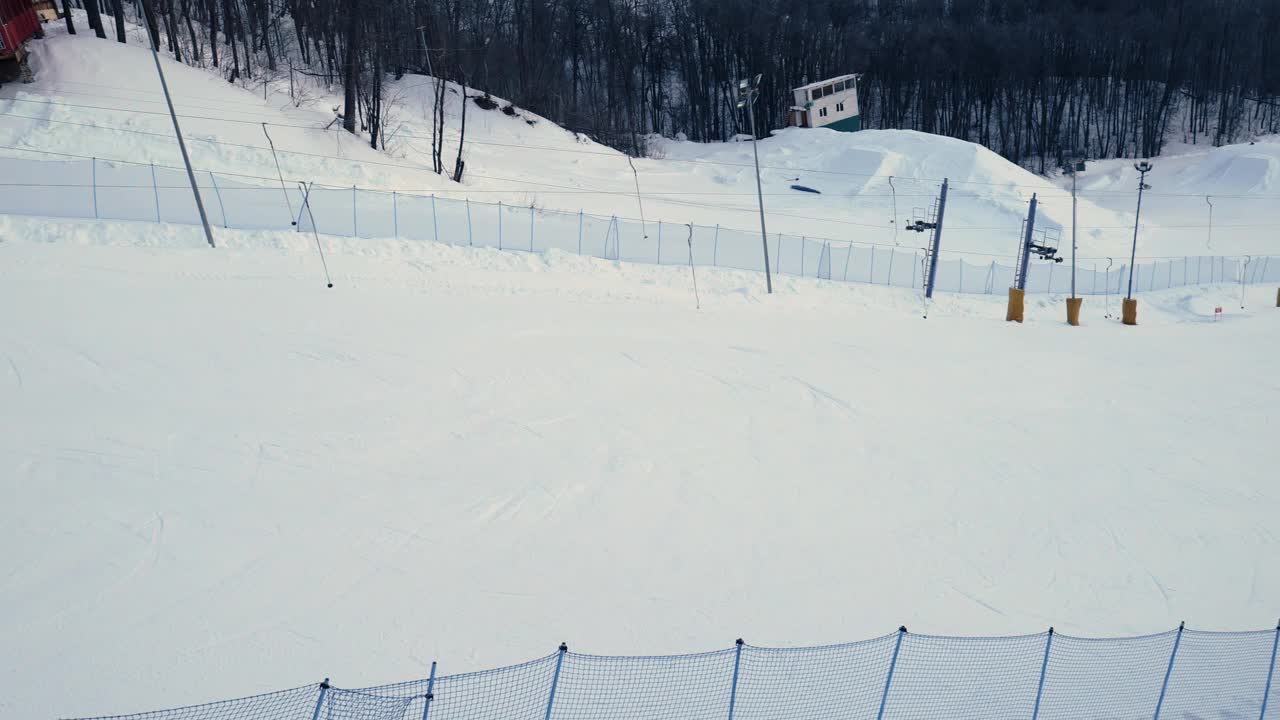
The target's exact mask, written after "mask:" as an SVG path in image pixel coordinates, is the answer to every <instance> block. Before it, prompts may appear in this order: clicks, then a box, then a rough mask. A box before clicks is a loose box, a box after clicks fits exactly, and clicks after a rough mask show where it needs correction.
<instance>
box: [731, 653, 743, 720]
mask: <svg viewBox="0 0 1280 720" xmlns="http://www.w3.org/2000/svg"><path fill="white" fill-rule="evenodd" d="M743 644H744V643H743V642H742V638H738V639H737V640H735V641H734V643H733V645H734V652H733V683H732V684H731V685H729V720H733V710H734V706H735V705H736V704H737V702H738V672H739V670H741V669H742V646H743Z"/></svg>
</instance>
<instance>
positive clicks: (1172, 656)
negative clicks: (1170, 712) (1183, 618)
mask: <svg viewBox="0 0 1280 720" xmlns="http://www.w3.org/2000/svg"><path fill="white" fill-rule="evenodd" d="M1184 627H1186V623H1185V622H1180V623H1178V634H1177V635H1176V636H1175V637H1174V639H1173V652H1171V653H1169V667H1167V668H1165V671H1164V682H1162V683H1160V699H1159V700H1156V714H1155V715H1154V716H1153V717H1152V720H1160V709H1161V708H1162V707H1164V696H1165V693H1167V692H1168V691H1169V676H1170V675H1173V661H1174V660H1177V659H1178V646H1179V645H1181V644H1182V630H1183V628H1184Z"/></svg>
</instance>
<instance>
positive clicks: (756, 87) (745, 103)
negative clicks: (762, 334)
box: [738, 74, 773, 295]
mask: <svg viewBox="0 0 1280 720" xmlns="http://www.w3.org/2000/svg"><path fill="white" fill-rule="evenodd" d="M761 77H763V75H760V74H757V75H756V76H755V78H754V79H747V80H741V81H739V82H738V108H739V109H743V108H745V109H746V111H747V116H748V117H750V118H751V154H752V156H754V157H755V165H756V201H757V202H758V203H759V207H760V242H761V244H762V245H763V246H764V282H765V287H767V288H768V290H769V294H770V295H772V294H773V276H772V274H771V273H770V272H769V232H768V231H767V230H765V227H764V190H763V189H762V188H761V186H760V151H759V150H758V149H757V147H756V112H755V100H756V96H757V95H759V94H760V78H761Z"/></svg>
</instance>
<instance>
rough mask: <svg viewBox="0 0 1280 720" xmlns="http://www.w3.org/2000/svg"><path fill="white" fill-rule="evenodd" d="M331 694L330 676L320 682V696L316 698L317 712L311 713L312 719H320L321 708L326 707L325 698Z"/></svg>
mask: <svg viewBox="0 0 1280 720" xmlns="http://www.w3.org/2000/svg"><path fill="white" fill-rule="evenodd" d="M328 694H329V678H325V679H324V682H322V683H320V697H318V698H316V709H315V712H313V713H311V720H320V708H322V707H324V698H325V696H326V695H328Z"/></svg>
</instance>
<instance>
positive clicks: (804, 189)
mask: <svg viewBox="0 0 1280 720" xmlns="http://www.w3.org/2000/svg"><path fill="white" fill-rule="evenodd" d="M791 189H792V190H799V191H800V192H811V193H814V194H815V195H821V194H822V191H821V190H814V189H813V188H811V187H805V186H804V185H792V186H791Z"/></svg>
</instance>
